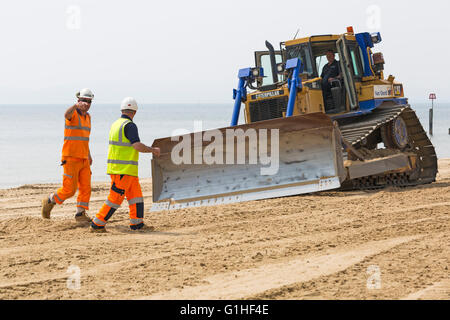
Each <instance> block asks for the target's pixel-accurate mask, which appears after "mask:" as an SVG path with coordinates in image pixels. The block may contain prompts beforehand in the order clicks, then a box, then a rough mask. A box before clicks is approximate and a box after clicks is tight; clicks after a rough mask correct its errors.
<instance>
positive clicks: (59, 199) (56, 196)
mask: <svg viewBox="0 0 450 320" xmlns="http://www.w3.org/2000/svg"><path fill="white" fill-rule="evenodd" d="M53 195H54V196H55V198H56V199H58V201H59V202H63V201H62V200H61V198H60V197H58V195H57V194H56V193H54V194H53Z"/></svg>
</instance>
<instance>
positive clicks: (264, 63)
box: [261, 54, 283, 86]
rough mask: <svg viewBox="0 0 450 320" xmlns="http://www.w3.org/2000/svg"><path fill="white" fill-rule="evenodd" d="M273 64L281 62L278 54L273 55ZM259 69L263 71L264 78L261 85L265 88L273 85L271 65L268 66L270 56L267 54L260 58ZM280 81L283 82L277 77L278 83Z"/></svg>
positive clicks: (279, 76)
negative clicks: (261, 68)
mask: <svg viewBox="0 0 450 320" xmlns="http://www.w3.org/2000/svg"><path fill="white" fill-rule="evenodd" d="M275 62H276V63H281V62H282V57H281V55H280V54H276V55H275ZM261 67H263V69H264V78H263V81H262V85H263V86H266V85H270V84H273V79H272V65H271V64H270V55H269V54H265V55H262V56H261ZM282 80H283V79H282V76H281V75H278V81H282Z"/></svg>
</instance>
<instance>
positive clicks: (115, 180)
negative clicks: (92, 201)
mask: <svg viewBox="0 0 450 320" xmlns="http://www.w3.org/2000/svg"><path fill="white" fill-rule="evenodd" d="M110 176H111V189H110V192H109V196H108V199H107V200H106V201H105V203H104V204H103V206H102V207H101V209H100V211H99V212H98V213H97V215H96V216H95V218H94V219H92V227H93V228H104V227H105V225H106V223H107V221H108V220H109V219H110V218H111V216H112V215H113V214H114V212H116V210H117V209H119V207H120V205H121V204H122V202H123V200H124V198H125V197H127V200H128V205H129V208H130V227H131V229H139V228H140V227H142V225H143V223H144V198H143V196H142V190H141V185H140V184H139V178H138V177H134V176H128V175H123V174H120V175H119V174H112V175H110Z"/></svg>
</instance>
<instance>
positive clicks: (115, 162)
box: [108, 159, 139, 166]
mask: <svg viewBox="0 0 450 320" xmlns="http://www.w3.org/2000/svg"><path fill="white" fill-rule="evenodd" d="M108 163H114V164H132V165H135V166H137V165H138V164H139V163H138V162H137V161H125V160H110V159H108Z"/></svg>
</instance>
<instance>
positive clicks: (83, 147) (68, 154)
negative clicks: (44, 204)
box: [54, 111, 92, 210]
mask: <svg viewBox="0 0 450 320" xmlns="http://www.w3.org/2000/svg"><path fill="white" fill-rule="evenodd" d="M90 133H91V116H90V115H89V114H86V115H85V116H81V115H80V114H79V113H78V111H75V112H74V114H73V115H72V119H70V120H67V119H66V124H65V129H64V145H63V149H62V163H63V166H64V175H63V186H62V187H61V188H59V189H58V191H57V192H56V193H55V194H54V200H55V202H56V203H58V204H62V203H63V202H64V201H65V200H66V199H68V198H70V197H72V196H73V195H74V194H75V192H76V191H77V188H78V189H79V192H78V197H77V207H78V208H83V209H85V210H88V209H89V200H90V198H91V175H92V173H91V168H90V164H89V136H90Z"/></svg>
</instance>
